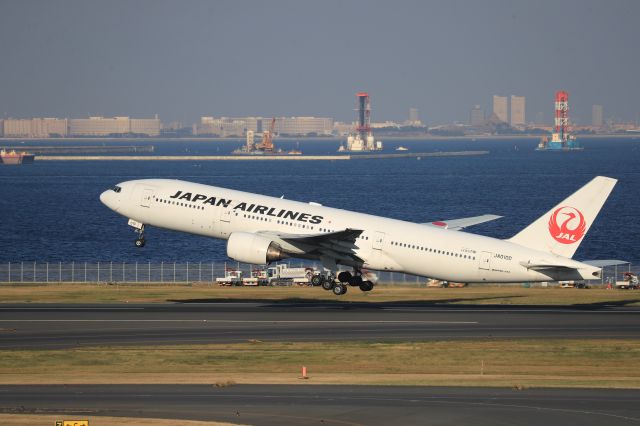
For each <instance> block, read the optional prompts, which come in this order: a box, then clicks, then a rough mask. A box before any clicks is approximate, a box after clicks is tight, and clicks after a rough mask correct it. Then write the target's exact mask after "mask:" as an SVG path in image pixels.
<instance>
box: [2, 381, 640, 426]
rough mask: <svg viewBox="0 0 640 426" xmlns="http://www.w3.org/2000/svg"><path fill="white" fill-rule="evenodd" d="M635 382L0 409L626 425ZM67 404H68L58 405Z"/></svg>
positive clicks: (12, 393) (173, 397)
mask: <svg viewBox="0 0 640 426" xmlns="http://www.w3.org/2000/svg"><path fill="white" fill-rule="evenodd" d="M639 399H640V391H639V390H620V389H607V390H589V389H525V390H514V389H495V388H443V387H432V388H424V387H402V386H399V387H392V386H318V385H297V386H282V385H237V386H230V387H226V388H216V387H212V386H202V385H173V386H166V385H164V386H155V385H127V386H124V385H93V386H88V385H85V386H0V412H5V413H7V412H8V413H40V414H41V413H55V414H57V415H58V416H59V417H60V418H61V419H65V418H70V417H71V418H78V417H83V416H84V417H86V416H89V415H103V416H126V417H152V418H168V419H191V420H216V421H226V422H231V423H237V424H253V425H298V424H326V425H361V424H362V425H365V424H366V425H388V424H402V425H429V424H438V425H444V424H447V425H462V424H473V425H540V424H548V425H556V424H558V425H559V424H566V425H572V424H580V425H629V424H638V423H640V404H637V401H638V400H639ZM63 407H66V408H63Z"/></svg>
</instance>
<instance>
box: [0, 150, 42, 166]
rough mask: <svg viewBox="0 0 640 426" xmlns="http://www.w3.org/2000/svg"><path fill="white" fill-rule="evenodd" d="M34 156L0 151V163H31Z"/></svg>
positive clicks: (25, 153)
mask: <svg viewBox="0 0 640 426" xmlns="http://www.w3.org/2000/svg"><path fill="white" fill-rule="evenodd" d="M35 157H36V156H35V155H34V154H31V153H29V152H16V151H15V150H12V151H6V150H4V149H3V150H0V163H2V164H7V165H16V164H29V163H33V160H34V158H35Z"/></svg>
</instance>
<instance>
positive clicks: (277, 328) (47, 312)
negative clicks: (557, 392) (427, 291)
mask: <svg viewBox="0 0 640 426" xmlns="http://www.w3.org/2000/svg"><path fill="white" fill-rule="evenodd" d="M486 337H505V338H537V337H544V338H549V337H551V338H639V337H640V309H638V308H625V307H617V306H613V305H612V306H602V305H596V306H586V307H582V308H562V307H559V308H550V307H502V306H499V305H495V306H473V305H467V306H438V305H434V304H430V303H380V304H359V303H342V302H333V303H332V302H320V303H299V304H295V303H281V302H263V303H175V304H171V303H167V304H120V305H106V304H105V305H81V304H69V305H57V304H54V305H38V304H16V305H6V304H5V305H0V349H8V348H63V347H74V346H82V345H110V344H118V345H120V344H135V345H141V344H143V345H144V344H148V345H156V344H186V343H192V344H200V343H222V342H224V343H227V342H245V341H247V340H250V339H259V340H263V341H329V340H351V341H352V340H427V339H474V338H486Z"/></svg>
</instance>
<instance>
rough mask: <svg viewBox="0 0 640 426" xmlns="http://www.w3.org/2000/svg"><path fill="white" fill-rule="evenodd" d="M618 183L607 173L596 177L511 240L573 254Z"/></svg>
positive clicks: (553, 251) (533, 246)
mask: <svg viewBox="0 0 640 426" xmlns="http://www.w3.org/2000/svg"><path fill="white" fill-rule="evenodd" d="M616 182H617V180H616V179H613V178H609V177H604V176H597V177H595V178H593V179H592V180H591V182H589V183H587V184H586V185H584V186H583V187H582V188H580V189H579V190H578V191H576V192H574V193H573V194H572V195H570V196H569V197H568V198H567V199H565V200H564V201H562V202H561V203H559V204H558V205H556V206H555V207H554V208H552V209H551V210H549V211H548V212H547V213H545V214H544V215H542V216H541V217H540V218H538V219H537V220H536V221H535V222H533V223H532V224H531V225H529V226H527V227H526V228H525V229H523V230H522V231H520V232H519V233H518V234H516V235H515V236H514V237H512V238H510V239H509V241H511V242H513V243H516V244H519V245H522V246H525V247H529V248H532V249H535V250H541V251H546V252H549V253H553V254H556V255H559V256H564V257H569V258H571V257H573V254H574V253H575V252H576V250H577V249H578V246H579V245H580V242H581V241H582V239H583V237H584V236H585V235H586V233H587V231H588V230H589V228H590V227H591V224H592V223H593V221H594V220H595V218H596V216H597V215H598V213H599V212H600V209H601V208H602V206H603V204H604V202H605V201H606V200H607V197H609V194H610V193H611V191H612V190H613V187H614V186H615V184H616Z"/></svg>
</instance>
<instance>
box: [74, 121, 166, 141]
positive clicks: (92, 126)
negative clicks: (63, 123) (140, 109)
mask: <svg viewBox="0 0 640 426" xmlns="http://www.w3.org/2000/svg"><path fill="white" fill-rule="evenodd" d="M161 127H162V125H161V123H160V120H159V119H158V118H149V119H139V118H134V119H131V118H129V117H109V118H105V117H89V118H73V119H71V120H69V134H70V135H71V136H103V137H104V136H118V135H130V134H138V135H145V136H158V135H160V128H161Z"/></svg>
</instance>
